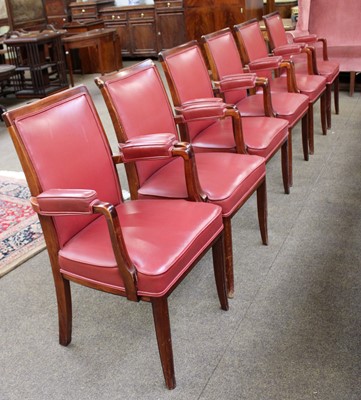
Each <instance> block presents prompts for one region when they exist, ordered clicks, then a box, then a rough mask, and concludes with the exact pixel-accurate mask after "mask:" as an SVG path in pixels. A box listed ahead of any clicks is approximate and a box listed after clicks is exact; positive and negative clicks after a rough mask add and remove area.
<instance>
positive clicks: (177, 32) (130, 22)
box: [44, 0, 263, 58]
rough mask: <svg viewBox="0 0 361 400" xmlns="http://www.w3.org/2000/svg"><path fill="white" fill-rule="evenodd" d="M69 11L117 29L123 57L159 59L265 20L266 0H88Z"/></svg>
mask: <svg viewBox="0 0 361 400" xmlns="http://www.w3.org/2000/svg"><path fill="white" fill-rule="evenodd" d="M44 1H45V2H48V3H49V7H48V8H47V10H48V9H50V8H51V7H50V3H51V4H53V3H55V2H56V3H57V4H58V6H59V7H60V8H62V4H63V5H64V3H66V1H67V0H44ZM60 8H59V10H60ZM52 9H54V4H53V8H52ZM68 9H70V12H71V18H72V20H73V21H89V20H96V19H99V18H100V19H102V20H103V21H104V26H105V27H106V28H116V29H117V32H118V34H119V37H120V41H121V47H122V56H123V57H132V58H134V57H156V56H157V54H158V52H159V51H161V50H164V49H168V48H172V47H175V46H177V45H180V44H182V43H185V42H186V41H189V40H193V39H196V40H199V39H200V37H201V36H202V35H203V34H207V33H211V32H214V31H217V30H219V29H222V28H225V27H232V26H233V25H234V24H236V23H240V22H243V21H245V20H247V19H251V18H258V19H261V18H262V15H263V0H168V1H167V0H154V5H138V6H114V1H113V0H88V1H83V2H74V1H73V2H71V3H70V4H69V5H68ZM47 12H48V11H47ZM49 18H50V17H49V15H48V20H49ZM64 18H66V17H65V14H64Z"/></svg>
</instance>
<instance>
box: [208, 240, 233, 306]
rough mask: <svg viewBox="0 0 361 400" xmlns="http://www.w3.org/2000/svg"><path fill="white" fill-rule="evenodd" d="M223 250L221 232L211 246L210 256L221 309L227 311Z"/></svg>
mask: <svg viewBox="0 0 361 400" xmlns="http://www.w3.org/2000/svg"><path fill="white" fill-rule="evenodd" d="M224 250H225V247H224V234H222V235H220V237H219V238H218V239H217V241H216V242H215V243H214V244H213V246H212V256H213V269H214V277H215V280H216V287H217V293H218V298H219V302H220V303H221V309H222V310H225V311H227V310H228V308H229V306H228V299H227V290H226V282H227V280H226V269H225V257H224V253H225V251H224ZM232 295H233V293H232Z"/></svg>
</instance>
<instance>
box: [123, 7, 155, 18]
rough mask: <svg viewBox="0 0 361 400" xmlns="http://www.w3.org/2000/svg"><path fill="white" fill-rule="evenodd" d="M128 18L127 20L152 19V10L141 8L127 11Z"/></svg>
mask: <svg viewBox="0 0 361 400" xmlns="http://www.w3.org/2000/svg"><path fill="white" fill-rule="evenodd" d="M128 19H129V21H132V20H143V19H147V20H149V19H154V11H153V10H142V9H140V10H137V11H129V13H128Z"/></svg>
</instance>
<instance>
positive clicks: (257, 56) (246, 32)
mask: <svg viewBox="0 0 361 400" xmlns="http://www.w3.org/2000/svg"><path fill="white" fill-rule="evenodd" d="M234 29H235V32H236V38H237V42H238V44H239V47H240V49H241V54H242V59H243V63H244V64H245V65H247V66H248V67H249V68H250V71H255V72H257V73H261V74H262V75H264V76H266V77H268V78H269V82H270V87H271V92H272V93H273V92H287V91H289V90H290V88H293V90H296V91H298V92H300V93H302V94H304V95H306V96H307V97H308V102H309V103H308V104H309V105H308V135H309V150H310V153H311V154H313V153H314V111H313V109H314V104H315V103H316V102H317V101H318V99H321V101H320V102H321V124H322V132H323V134H326V132H327V126H326V125H327V122H326V79H325V78H324V77H321V76H315V75H311V74H308V73H302V74H301V73H297V72H296V73H294V68H293V62H292V60H290V57H291V54H300V52H301V51H303V48H302V46H300V45H289V46H285V47H284V48H283V50H282V51H281V50H279V52H278V53H277V54H276V55H273V56H269V54H268V49H267V46H266V43H265V40H264V38H263V35H262V32H261V30H260V27H259V23H258V21H257V20H255V19H253V20H250V21H247V22H245V23H242V24H238V25H236V26H235V27H234ZM282 29H283V26H282ZM305 51H306V49H305ZM306 55H307V56H310V57H311V58H310V60H311V62H312V53H311V52H310V51H309V49H307V53H306ZM279 57H281V59H282V60H284V59H285V58H286V59H287V60H289V62H288V66H287V63H285V62H283V63H282V65H279V67H281V71H283V69H284V67H286V68H287V69H286V73H282V74H281V76H280V74H279V71H280V68H278V70H277V71H276V73H272V71H271V70H269V69H268V70H267V69H264V67H263V64H264V63H265V60H266V59H274V58H276V59H277V58H279ZM264 65H267V64H264ZM311 65H312V64H311ZM310 72H312V69H311V70H310Z"/></svg>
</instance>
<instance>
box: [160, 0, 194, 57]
mask: <svg viewBox="0 0 361 400" xmlns="http://www.w3.org/2000/svg"><path fill="white" fill-rule="evenodd" d="M154 7H155V17H156V28H157V44H158V51H161V50H165V49H170V48H172V47H175V46H178V45H180V44H182V43H184V42H185V41H186V36H185V24H184V9H183V2H182V1H179V0H170V1H163V0H161V1H157V0H156V1H155V2H154Z"/></svg>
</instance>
